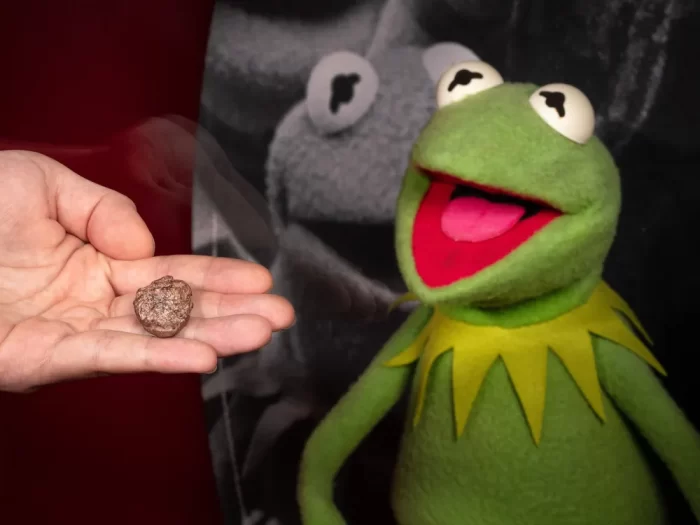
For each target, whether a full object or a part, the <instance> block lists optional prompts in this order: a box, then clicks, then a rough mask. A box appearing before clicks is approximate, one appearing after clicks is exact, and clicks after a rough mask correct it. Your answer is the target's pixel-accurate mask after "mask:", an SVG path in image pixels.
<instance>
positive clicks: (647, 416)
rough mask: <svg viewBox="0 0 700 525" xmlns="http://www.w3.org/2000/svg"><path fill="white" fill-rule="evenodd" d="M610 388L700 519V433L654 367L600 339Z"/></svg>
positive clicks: (604, 381)
mask: <svg viewBox="0 0 700 525" xmlns="http://www.w3.org/2000/svg"><path fill="white" fill-rule="evenodd" d="M596 350H597V352H596V354H597V358H598V365H599V373H600V379H601V383H602V384H603V387H604V389H605V390H606V392H607V393H608V394H609V395H610V397H611V398H612V399H613V401H614V402H615V404H616V405H617V407H618V408H619V409H620V410H621V411H622V412H623V413H624V414H626V416H627V417H628V418H629V419H630V420H631V421H632V423H633V424H634V425H635V426H636V427H637V429H638V430H639V432H640V433H641V434H642V436H644V438H645V439H646V440H647V442H648V443H649V444H650V445H651V446H652V447H653V448H654V450H655V451H656V453H657V454H658V455H659V457H660V458H661V459H662V460H663V461H664V463H665V464H666V466H667V467H668V469H669V470H670V472H671V473H672V475H673V477H674V478H675V480H676V483H677V484H678V486H679V488H680V489H681V491H682V492H683V494H684V495H685V498H686V499H687V501H688V503H689V504H690V507H691V508H692V510H693V514H694V515H695V518H696V519H697V520H698V521H700V435H699V434H698V432H697V430H696V429H695V428H694V427H693V425H692V423H691V422H690V421H689V420H688V419H687V417H686V416H685V414H684V413H683V411H682V410H681V409H680V407H678V405H677V404H676V403H675V401H674V400H673V399H672V398H671V396H670V395H669V394H668V392H667V391H666V389H665V388H664V386H663V384H662V383H661V381H659V379H658V378H657V377H656V376H655V374H654V371H653V370H652V369H651V367H650V366H649V365H648V364H647V363H645V362H644V361H643V360H642V359H640V358H639V357H638V356H636V355H634V354H633V353H632V352H630V351H628V350H626V349H623V348H622V347H619V346H618V345H616V344H615V343H612V342H610V341H608V340H605V339H598V340H597V341H596Z"/></svg>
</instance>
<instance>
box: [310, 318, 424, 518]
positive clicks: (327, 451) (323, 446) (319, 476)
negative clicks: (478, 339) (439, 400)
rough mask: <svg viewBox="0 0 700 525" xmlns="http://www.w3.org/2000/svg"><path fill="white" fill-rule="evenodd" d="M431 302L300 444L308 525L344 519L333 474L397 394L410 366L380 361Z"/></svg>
mask: <svg viewBox="0 0 700 525" xmlns="http://www.w3.org/2000/svg"><path fill="white" fill-rule="evenodd" d="M431 314H432V308H429V307H426V306H422V307H419V308H418V309H417V310H415V311H414V312H413V313H412V314H411V315H410V316H409V318H408V319H407V320H406V321H405V323H404V324H403V325H402V327H401V328H400V329H399V330H398V331H397V332H396V333H395V334H394V335H393V336H392V337H391V339H390V340H389V341H388V342H387V343H386V345H385V346H384V347H383V348H382V350H381V351H380V352H379V354H378V355H377V357H375V359H374V360H373V361H372V363H371V364H370V365H369V368H368V369H367V371H366V372H365V373H364V374H363V375H362V377H361V378H360V379H359V380H358V382H357V383H355V384H354V385H353V386H352V387H351V388H350V390H349V391H348V393H347V394H346V395H345V396H344V397H343V399H342V400H341V401H340V402H339V403H338V404H337V405H336V406H335V407H334V408H333V410H332V411H331V413H330V414H328V416H327V417H326V418H325V419H324V420H323V421H322V422H321V424H320V425H319V426H318V427H317V428H316V430H315V431H314V433H313V434H312V436H311V438H310V439H309V441H308V443H307V444H306V448H305V450H304V455H303V457H302V461H301V471H300V476H299V494H298V499H299V506H300V510H301V516H302V522H303V523H305V524H308V525H343V524H344V523H345V521H344V520H343V518H342V516H341V515H340V514H339V512H338V510H337V509H336V508H335V506H334V504H333V480H334V479H335V476H336V475H337V473H338V471H339V470H340V468H341V466H342V465H343V463H344V462H345V460H346V459H347V458H348V456H350V454H351V453H352V452H353V451H354V450H355V448H357V446H358V445H359V444H360V442H361V441H362V440H363V439H364V438H365V436H366V435H367V434H368V433H369V432H370V431H371V430H372V428H374V426H375V425H376V424H377V423H379V421H381V419H382V418H383V417H384V416H385V415H386V413H387V412H388V411H389V410H390V409H391V407H392V406H394V405H395V404H396V403H397V402H398V400H399V399H400V398H401V396H402V394H403V392H404V391H405V389H406V388H407V387H408V383H409V381H410V378H411V369H410V368H387V367H386V366H384V363H385V362H386V361H387V360H388V359H391V358H392V357H394V356H395V355H396V354H398V353H399V352H400V351H402V350H403V349H404V348H406V346H407V345H409V344H410V343H411V341H413V340H414V339H415V338H416V337H417V336H418V334H419V333H420V331H421V330H422V329H423V328H424V327H425V325H426V323H427V322H428V320H429V319H430V316H431Z"/></svg>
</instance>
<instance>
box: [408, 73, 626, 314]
mask: <svg viewBox="0 0 700 525" xmlns="http://www.w3.org/2000/svg"><path fill="white" fill-rule="evenodd" d="M536 90H537V87H536V86H533V85H528V84H501V85H499V86H497V87H494V88H491V89H487V90H486V91H483V92H480V93H477V94H475V95H472V96H468V97H466V98H464V99H463V100H462V101H460V102H456V103H453V104H450V105H447V106H445V107H443V108H442V109H439V110H438V111H437V112H436V113H435V114H434V115H433V117H432V119H431V120H430V122H429V123H428V125H427V126H426V127H425V128H424V130H423V132H422V133H421V135H420V136H419V138H418V140H417V142H416V143H415V146H414V148H413V151H412V156H411V161H412V162H411V165H410V167H409V168H408V170H407V172H406V175H405V177H404V180H403V186H402V189H401V193H400V196H399V201H398V206H397V220H396V249H397V256H398V261H399V266H400V269H401V272H402V274H403V276H404V279H405V281H406V283H407V285H408V287H409V289H410V290H411V291H412V292H414V293H415V294H416V295H417V296H418V297H419V298H420V299H421V300H422V301H423V302H426V303H433V304H434V303H439V302H449V303H459V304H465V305H474V306H504V305H508V304H513V303H516V302H519V301H522V300H525V299H529V298H533V297H538V296H540V295H543V294H546V293H548V292H551V291H554V290H557V289H561V288H563V287H566V286H569V285H572V284H574V283H576V282H578V281H580V280H581V279H584V278H589V277H590V276H591V275H592V274H596V273H598V274H600V273H601V272H602V266H603V262H604V260H605V257H606V255H607V252H608V250H609V248H610V245H611V244H612V241H613V238H614V235H615V230H616V226H617V217H618V213H619V207H620V187H619V177H618V171H617V168H616V166H615V163H614V161H613V159H612V157H611V155H610V154H609V152H608V151H607V149H606V148H605V147H604V146H603V144H602V143H601V142H600V141H599V140H598V139H597V138H596V137H595V136H593V137H591V138H590V139H589V140H588V141H587V142H585V143H584V144H580V143H577V142H575V141H573V140H570V139H569V138H567V137H566V136H564V135H563V134H561V133H559V132H558V131H556V130H555V129H553V128H552V127H550V125H549V124H548V123H547V122H545V120H544V119H543V118H542V117H541V116H540V115H538V113H537V112H536V111H535V109H533V107H532V105H531V104H530V102H529V99H530V97H531V95H533V93H535V91H536ZM419 168H420V169H419ZM425 170H430V171H434V172H442V173H447V174H450V175H451V176H453V177H455V178H457V179H462V180H468V181H471V182H473V183H477V184H480V185H484V186H488V187H495V188H500V189H503V190H506V191H508V192H512V193H515V194H518V195H527V196H530V197H535V198H538V199H541V200H542V201H544V202H546V203H549V204H551V205H552V207H554V208H556V209H557V210H559V211H560V212H562V215H560V216H558V217H557V218H556V219H554V220H553V221H551V222H550V223H548V224H547V225H545V226H544V227H543V228H542V229H540V230H538V231H537V232H536V233H534V235H532V236H531V237H529V239H528V240H526V241H525V242H523V243H522V244H520V245H519V246H518V247H516V248H515V249H514V250H513V251H511V252H510V253H508V254H507V255H506V256H505V257H503V258H501V259H500V260H498V261H496V262H494V263H493V264H490V265H489V266H487V267H485V268H484V269H482V270H480V271H478V272H477V273H475V274H472V275H470V276H468V277H465V278H462V279H459V280H456V281H454V282H452V283H451V284H448V285H444V286H437V287H430V286H427V285H426V283H425V282H424V280H423V279H422V278H421V277H420V275H419V273H418V272H417V270H416V263H415V259H414V246H413V242H414V239H413V229H414V223H415V219H416V213H417V211H418V208H419V206H420V204H421V202H422V200H423V198H424V196H425V195H426V192H427V191H428V188H429V186H430V184H431V182H430V181H431V179H430V178H429V176H428V175H427V173H426V171H425Z"/></svg>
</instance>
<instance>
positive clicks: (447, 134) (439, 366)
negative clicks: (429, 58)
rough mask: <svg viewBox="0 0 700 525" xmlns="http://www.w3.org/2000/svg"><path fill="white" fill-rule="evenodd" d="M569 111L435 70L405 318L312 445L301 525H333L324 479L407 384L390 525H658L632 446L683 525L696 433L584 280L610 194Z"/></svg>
mask: <svg viewBox="0 0 700 525" xmlns="http://www.w3.org/2000/svg"><path fill="white" fill-rule="evenodd" d="M464 70H467V71H468V72H471V73H472V77H471V79H469V78H467V80H466V81H465V75H464V73H463V72H464ZM474 73H476V74H474ZM479 75H480V76H479ZM479 81H481V82H483V85H484V86H485V87H484V88H483V89H478V88H479ZM460 82H461V84H460ZM455 86H456V89H457V90H459V89H462V93H463V94H462V96H457V95H459V93H457V94H455V92H454V88H455ZM441 89H442V90H443V93H442V94H443V96H442V99H441V98H440V95H441V93H440V90H441ZM445 93H447V95H445ZM582 97H583V95H582V94H580V92H578V90H575V88H571V87H570V86H568V87H567V86H563V85H550V86H545V87H544V88H539V89H538V88H537V87H535V86H531V85H524V84H503V83H502V81H500V76H498V74H497V73H495V72H494V71H492V70H491V69H490V68H489V67H488V66H486V65H484V64H483V63H477V62H474V63H465V64H462V65H460V66H455V67H453V68H452V69H451V70H450V71H448V72H447V73H446V75H445V77H444V78H443V81H441V84H440V85H439V86H438V100H439V102H440V101H442V102H443V103H442V104H439V105H441V107H440V109H439V110H438V111H437V112H436V114H435V115H434V117H433V119H432V120H431V121H430V123H429V124H428V125H427V127H426V128H425V129H424V131H423V133H422V134H421V136H420V137H419V139H418V141H417V143H416V145H415V147H414V150H413V154H412V159H411V160H412V162H411V166H410V167H409V169H408V171H407V174H406V177H405V179H404V184H403V188H402V191H401V195H400V197H399V202H398V209H397V221H396V222H397V226H396V249H397V255H398V260H399V264H400V267H401V271H402V273H403V275H404V278H405V280H406V282H407V284H408V286H409V289H410V290H411V292H412V294H413V295H414V296H415V298H417V299H419V300H420V302H421V303H422V304H421V305H420V306H419V307H418V308H417V309H416V310H415V311H414V312H413V314H412V315H411V316H410V317H409V319H408V320H407V321H406V323H405V324H404V326H403V327H402V328H401V329H400V330H399V331H398V332H397V333H396V334H394V336H393V337H392V338H391V339H390V340H389V341H388V342H387V344H386V345H385V347H384V348H383V349H382V350H381V351H380V353H379V354H378V355H377V357H376V358H375V360H374V361H373V363H372V364H371V365H370V366H369V368H368V369H367V370H366V372H365V373H364V374H363V375H362V377H361V378H360V379H359V380H358V382H357V383H356V384H355V385H353V387H352V388H351V389H350V391H349V392H348V393H347V394H346V395H345V396H344V397H343V399H342V400H341V401H340V402H339V403H338V404H337V405H336V406H335V407H334V409H333V410H332V411H331V412H330V413H329V414H328V416H327V417H326V419H325V420H324V421H323V422H322V423H321V424H320V425H319V427H318V428H317V429H316V431H315V432H314V433H313V435H312V436H311V438H310V439H309V442H308V444H307V447H306V450H305V453H304V457H303V460H302V467H301V473H300V482H299V500H300V506H301V511H302V516H303V520H304V524H305V525H342V524H343V523H345V521H344V519H343V518H342V516H341V515H340V514H339V512H338V510H337V509H336V507H335V506H334V503H333V481H334V478H335V476H336V474H337V473H338V471H339V469H340V468H341V466H342V464H343V463H344V462H345V460H346V459H347V458H348V456H349V455H350V454H351V453H352V452H353V450H354V449H355V448H356V447H357V446H358V444H359V443H360V442H361V441H362V439H364V437H365V436H366V435H367V434H368V433H369V432H370V431H371V430H372V428H373V427H374V426H375V425H376V424H377V423H378V422H379V421H380V420H381V419H382V418H383V416H384V415H385V414H386V413H387V412H388V411H389V410H390V409H391V407H392V406H393V405H394V404H396V403H397V401H398V400H399V399H400V398H401V396H402V394H403V392H404V391H405V390H406V389H407V388H411V392H412V395H411V403H410V410H409V413H408V414H407V420H406V427H405V431H404V434H403V438H402V443H401V446H400V452H399V460H398V466H397V469H396V473H395V477H394V486H393V502H392V506H393V509H394V513H395V516H396V519H397V521H398V523H399V524H400V525H472V524H473V525H534V524H537V525H550V524H551V525H573V524H580V525H662V524H665V523H667V521H666V517H665V516H666V509H665V503H664V501H663V499H662V497H661V492H660V490H659V488H658V487H657V482H656V480H655V477H654V475H653V472H652V470H651V467H650V466H649V464H648V462H647V459H646V457H645V456H644V454H643V453H642V449H641V447H640V444H639V440H640V439H644V440H646V441H647V442H648V443H649V445H651V448H652V449H653V450H654V451H655V452H656V453H657V454H658V456H659V457H660V458H661V459H662V460H663V461H664V463H665V464H666V465H667V467H668V468H669V470H670V472H671V473H672V475H673V477H674V479H675V480H676V482H677V484H678V486H679V488H680V489H681V491H682V492H683V493H684V494H685V496H686V498H687V500H688V502H689V503H690V506H691V508H692V509H693V512H694V514H695V516H696V518H697V517H698V516H700V437H699V436H698V434H697V433H696V431H695V429H694V428H693V427H692V426H691V424H690V423H689V422H688V421H687V419H686V418H685V416H684V414H683V413H682V412H681V411H680V409H679V408H678V407H677V406H676V404H675V403H674V402H673V400H672V399H671V398H670V397H669V395H668V394H667V393H666V391H665V390H664V388H663V386H662V384H661V383H660V382H659V380H658V379H657V377H656V372H659V373H664V371H663V368H662V367H661V365H660V364H659V363H658V362H657V361H656V359H655V358H654V356H653V355H652V354H651V353H650V352H649V350H648V349H647V343H648V341H647V337H646V335H645V333H644V331H643V329H642V327H641V325H640V324H639V321H638V320H637V319H636V318H635V316H634V314H633V313H632V312H631V310H630V309H629V307H628V306H627V305H626V304H625V303H624V301H622V299H620V298H619V297H618V296H617V295H616V294H615V293H614V292H613V291H612V290H610V289H609V288H608V287H607V286H606V285H605V284H604V283H603V282H602V281H601V274H602V267H603V262H604V259H605V256H606V254H607V251H608V249H609V248H610V245H611V243H612V240H613V238H614V233H615V228H616V223H617V216H618V213H619V206H620V189H619V179H618V174H617V169H616V167H615V165H614V162H613V161H612V159H611V157H610V156H609V154H608V152H607V151H606V149H605V148H604V146H603V145H602V144H601V143H600V141H598V140H597V139H596V138H595V137H594V136H591V135H592V109H590V105H589V104H588V101H587V100H586V99H585V97H583V98H582ZM446 98H447V99H448V102H447V103H445V102H444V100H445V99H446ZM540 99H541V100H542V101H543V102H542V103H540ZM548 111H553V112H555V113H556V114H557V118H558V119H561V120H556V119H553V118H552V116H551V115H550V114H549V113H548ZM567 119H568V120H567ZM465 196H466V197H467V199H466V200H463V201H461V202H456V201H458V200H459V199H460V198H464V197H465ZM469 199H471V200H469ZM493 203H496V206H492V204H493ZM451 206H452V207H453V209H452V210H451V211H450V212H449V213H451V214H452V217H449V216H448V215H449V214H448V209H449V208H450V207H451ZM509 206H511V207H510V208H509ZM523 210H526V211H523ZM479 221H481V222H482V223H484V222H485V223H487V224H486V227H484V228H480V227H479V224H478V223H479ZM460 228H461V230H460ZM465 232H466V233H465ZM654 369H655V370H656V371H655V370H654ZM360 503H361V502H358V504H360Z"/></svg>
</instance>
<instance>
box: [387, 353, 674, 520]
mask: <svg viewBox="0 0 700 525" xmlns="http://www.w3.org/2000/svg"><path fill="white" fill-rule="evenodd" d="M624 352H627V351H626V350H624ZM628 353H629V352H628ZM632 357H635V356H632ZM642 364H643V363H642ZM547 366H548V371H549V372H548V383H547V398H546V409H545V419H544V427H543V432H542V443H541V444H540V446H539V447H535V446H533V445H532V444H531V439H530V433H529V429H528V426H527V423H526V421H525V418H524V417H523V413H522V410H521V408H520V406H519V403H518V398H517V396H516V393H515V391H514V389H513V387H512V385H511V383H510V380H509V378H508V374H507V372H506V368H505V365H504V364H503V361H500V360H499V361H498V362H496V363H495V365H494V367H493V368H492V369H491V371H490V372H489V374H488V375H487V377H486V380H485V383H484V385H483V387H482V389H481V391H480V393H479V396H478V397H477V400H476V402H475V406H474V408H473V409H472V415H471V416H470V419H469V422H468V423H467V427H466V428H465V431H464V434H463V435H462V437H461V438H460V439H459V440H456V439H455V434H454V425H453V424H452V413H451V410H452V405H451V398H450V396H451V389H450V377H451V376H450V374H451V369H452V367H451V359H450V356H449V354H448V355H445V356H442V357H441V358H440V361H439V362H438V363H436V365H435V368H434V370H433V375H432V377H431V385H432V386H430V387H429V390H428V394H427V398H426V404H425V409H424V416H423V419H422V421H421V424H419V425H418V426H417V427H415V428H412V426H411V425H407V426H406V429H405V431H404V437H403V443H402V444H401V453H400V457H399V467H398V470H397V473H396V478H395V484H394V487H393V490H394V497H393V507H394V511H395V513H396V517H397V521H398V522H399V523H400V524H401V525H427V524H432V523H440V524H445V525H532V524H535V523H536V524H538V525H574V524H576V525H618V524H625V525H660V524H662V523H664V519H663V516H664V514H663V502H662V501H661V500H660V497H659V494H658V491H657V489H656V486H655V481H654V478H653V476H652V473H651V471H650V469H649V467H648V466H647V465H646V462H645V459H644V458H643V456H642V453H641V452H640V451H639V450H638V448H637V444H636V443H635V441H634V438H633V436H632V434H631V432H630V430H629V429H628V428H627V427H626V426H625V424H624V423H623V421H622V419H621V418H620V416H619V414H618V412H617V411H616V410H615V409H614V407H613V404H612V402H611V400H610V399H609V398H608V397H605V398H604V406H605V411H606V414H607V419H608V420H607V422H606V423H601V421H600V420H599V419H598V418H597V417H596V415H595V414H594V413H593V411H592V410H591V409H590V407H589V406H588V405H587V403H586V401H585V399H584V398H583V396H582V395H581V392H580V391H579V390H578V388H577V387H576V385H575V384H574V382H573V381H571V378H570V377H569V376H568V373H567V371H566V369H565V368H564V366H563V365H562V363H561V362H560V361H559V360H558V358H557V357H556V356H555V355H554V354H553V353H551V352H550V354H549V358H548V363H547ZM601 473H604V474H601Z"/></svg>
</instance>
